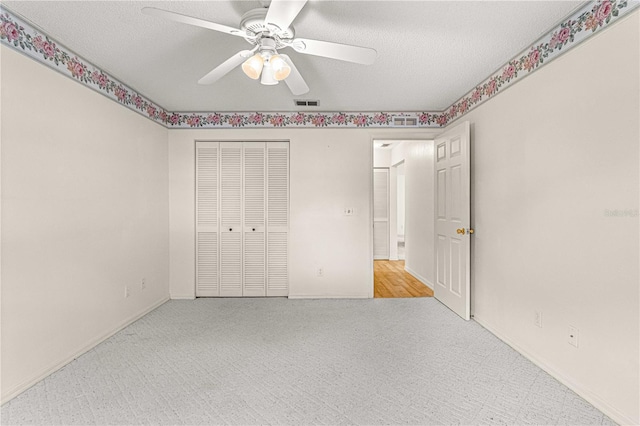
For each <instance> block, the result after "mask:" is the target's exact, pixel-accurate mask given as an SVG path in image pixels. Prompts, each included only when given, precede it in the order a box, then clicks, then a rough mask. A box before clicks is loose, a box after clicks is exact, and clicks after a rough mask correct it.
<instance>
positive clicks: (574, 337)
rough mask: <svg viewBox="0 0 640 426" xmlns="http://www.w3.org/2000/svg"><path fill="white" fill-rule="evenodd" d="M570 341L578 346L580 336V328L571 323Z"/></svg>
mask: <svg viewBox="0 0 640 426" xmlns="http://www.w3.org/2000/svg"><path fill="white" fill-rule="evenodd" d="M568 336H569V338H568V340H567V341H568V342H569V344H570V345H572V346H575V347H576V348H577V347H578V339H579V337H580V329H579V328H578V327H576V326H574V325H569V333H568Z"/></svg>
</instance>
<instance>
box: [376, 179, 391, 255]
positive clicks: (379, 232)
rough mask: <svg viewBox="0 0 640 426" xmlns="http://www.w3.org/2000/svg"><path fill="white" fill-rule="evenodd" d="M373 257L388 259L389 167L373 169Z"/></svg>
mask: <svg viewBox="0 0 640 426" xmlns="http://www.w3.org/2000/svg"><path fill="white" fill-rule="evenodd" d="M373 258H374V259H389V169H373Z"/></svg>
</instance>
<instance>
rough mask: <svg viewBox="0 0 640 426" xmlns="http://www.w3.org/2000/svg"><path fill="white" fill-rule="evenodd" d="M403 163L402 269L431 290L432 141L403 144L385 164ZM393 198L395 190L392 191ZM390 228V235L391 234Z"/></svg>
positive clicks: (433, 252)
mask: <svg viewBox="0 0 640 426" xmlns="http://www.w3.org/2000/svg"><path fill="white" fill-rule="evenodd" d="M402 161H404V189H405V192H404V208H405V215H404V226H405V250H406V254H405V269H406V270H407V271H408V272H409V273H410V274H411V275H413V276H414V277H416V278H418V279H419V280H420V281H421V282H423V283H424V284H426V285H428V286H429V287H431V288H433V275H434V264H435V261H434V256H435V251H434V248H433V246H434V243H433V239H434V232H435V230H434V216H433V215H434V207H433V202H434V201H433V185H434V181H433V179H434V176H433V174H434V169H433V140H404V141H402V142H401V143H399V144H397V145H395V146H394V147H393V149H392V151H391V157H390V159H389V164H392V165H397V164H398V163H400V162H402ZM393 192H394V194H397V188H396V189H395V190H394V191H393ZM395 230H396V229H395V228H394V230H393V231H394V232H395Z"/></svg>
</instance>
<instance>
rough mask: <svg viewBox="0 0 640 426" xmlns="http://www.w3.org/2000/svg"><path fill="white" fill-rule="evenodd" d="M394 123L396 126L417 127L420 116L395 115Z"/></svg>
mask: <svg viewBox="0 0 640 426" xmlns="http://www.w3.org/2000/svg"><path fill="white" fill-rule="evenodd" d="M392 123H393V125H394V126H396V127H417V126H418V118H417V117H402V116H395V117H393V118H392Z"/></svg>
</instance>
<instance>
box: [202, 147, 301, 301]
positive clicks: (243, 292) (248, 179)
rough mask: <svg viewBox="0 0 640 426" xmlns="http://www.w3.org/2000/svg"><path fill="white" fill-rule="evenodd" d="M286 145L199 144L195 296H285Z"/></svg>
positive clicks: (286, 258)
mask: <svg viewBox="0 0 640 426" xmlns="http://www.w3.org/2000/svg"><path fill="white" fill-rule="evenodd" d="M288 231H289V144H288V142H196V296H198V297H217V296H222V297H224V296H226V297H240V296H248V297H259V296H286V295H288V294H289V283H288V281H289V280H288Z"/></svg>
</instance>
